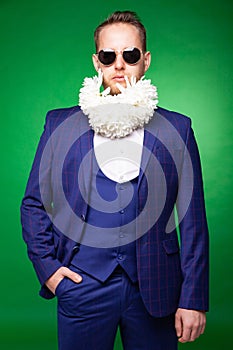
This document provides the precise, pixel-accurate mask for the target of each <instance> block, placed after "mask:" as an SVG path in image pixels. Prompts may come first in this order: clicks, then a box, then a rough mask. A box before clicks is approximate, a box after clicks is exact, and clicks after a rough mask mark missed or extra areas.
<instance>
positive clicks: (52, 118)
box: [46, 106, 81, 127]
mask: <svg viewBox="0 0 233 350" xmlns="http://www.w3.org/2000/svg"><path fill="white" fill-rule="evenodd" d="M79 111H81V108H80V106H73V107H68V108H57V109H53V110H50V111H48V112H47V114H46V123H48V122H49V123H51V124H53V126H54V127H57V126H58V125H59V124H60V123H62V122H63V121H64V120H65V119H67V118H69V117H70V116H71V115H73V114H74V113H77V112H79Z"/></svg>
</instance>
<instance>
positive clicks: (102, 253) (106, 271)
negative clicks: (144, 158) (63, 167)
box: [72, 157, 138, 282]
mask: <svg viewBox="0 0 233 350" xmlns="http://www.w3.org/2000/svg"><path fill="white" fill-rule="evenodd" d="M93 162H94V164H93V169H94V174H95V176H92V184H91V189H92V190H91V196H90V200H89V207H88V212H87V216H86V222H87V223H88V224H89V225H92V226H94V227H98V228H99V227H100V228H103V229H105V230H106V229H107V228H112V227H114V228H115V229H116V236H117V237H116V239H117V240H118V241H119V245H118V246H114V247H110V248H94V247H89V246H86V245H83V244H80V247H79V250H78V252H77V253H76V254H75V256H74V257H73V260H72V264H74V265H75V266H77V267H78V268H80V269H81V270H83V271H85V272H86V273H88V274H90V275H91V276H93V277H95V278H96V279H98V280H100V281H102V282H104V281H105V280H106V279H107V278H108V277H109V276H110V275H111V273H112V272H113V270H114V269H115V268H116V267H117V266H118V265H120V266H121V267H122V268H123V269H124V270H125V272H126V273H127V275H128V276H129V278H130V279H131V280H132V282H136V281H137V259H136V242H135V240H133V241H132V242H131V243H127V244H125V243H124V242H127V234H129V232H127V228H125V227H124V225H126V224H127V223H132V222H133V220H134V219H135V216H136V204H137V182H138V178H135V179H133V180H131V181H129V182H125V183H122V184H120V183H117V182H115V181H112V180H111V179H109V178H108V177H106V176H105V175H104V173H103V172H102V171H101V170H100V169H99V167H98V165H97V161H96V159H95V157H93ZM96 192H98V196H100V197H101V198H102V199H103V200H104V201H105V202H106V201H107V202H109V208H110V210H109V212H106V211H105V210H103V211H101V210H98V208H96V207H95V205H94V203H95V198H96V195H95V193H96ZM129 194H131V200H130V201H129V200H128V197H129ZM113 201H114V210H111V202H112V203H113ZM126 202H129V203H127V205H126V206H125V203H126ZM116 208H117V210H115V209H116ZM113 211H114V212H113ZM130 227H131V231H132V230H134V232H136V229H135V225H131V226H130ZM86 230H88V225H87V227H86ZM86 233H88V232H87V231H86ZM130 234H131V235H132V232H130ZM135 234H136V233H135Z"/></svg>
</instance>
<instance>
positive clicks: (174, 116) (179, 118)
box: [156, 107, 191, 129]
mask: <svg viewBox="0 0 233 350" xmlns="http://www.w3.org/2000/svg"><path fill="white" fill-rule="evenodd" d="M156 112H157V113H159V114H160V115H162V116H163V117H164V118H166V119H167V120H168V121H169V122H170V123H171V124H172V125H173V126H174V127H175V128H176V129H180V128H181V127H184V128H189V127H190V126H191V119H190V118H189V117H187V116H186V115H184V114H181V113H178V112H174V111H170V110H168V109H165V108H162V107H159V108H158V109H157V110H156Z"/></svg>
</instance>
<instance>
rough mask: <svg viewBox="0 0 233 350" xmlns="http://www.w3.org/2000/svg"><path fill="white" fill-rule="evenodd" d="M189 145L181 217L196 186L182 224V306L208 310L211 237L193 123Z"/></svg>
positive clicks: (180, 195) (181, 184)
mask: <svg viewBox="0 0 233 350" xmlns="http://www.w3.org/2000/svg"><path fill="white" fill-rule="evenodd" d="M185 143H186V149H185V151H184V159H183V166H182V169H181V173H180V179H179V189H180V190H179V192H178V200H177V211H178V217H179V212H182V211H183V208H182V206H183V205H184V203H185V200H186V198H185V196H186V193H185V189H186V188H187V185H188V186H189V187H190V186H191V187H192V188H191V190H192V192H191V193H192V195H191V197H190V201H189V205H187V203H186V205H187V209H186V212H185V214H184V215H183V217H182V218H181V222H180V225H179V230H180V243H181V268H182V274H183V283H182V287H181V294H180V300H179V307H180V308H185V309H193V310H202V311H207V310H208V307H209V306H208V284H209V236H208V227H207V220H206V212H205V203H204V192H203V181H202V173H201V163H200V157H199V152H198V148H197V144H196V141H195V137H194V134H193V130H192V128H191V122H190V120H189V125H188V131H187V137H186V140H185ZM187 158H189V159H191V164H192V166H191V168H192V169H187V162H186V160H187ZM185 164H186V165H185ZM190 171H191V175H190Z"/></svg>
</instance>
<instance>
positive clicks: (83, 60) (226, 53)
mask: <svg viewBox="0 0 233 350" xmlns="http://www.w3.org/2000/svg"><path fill="white" fill-rule="evenodd" d="M118 9H119V10H125V9H130V10H134V11H136V12H138V14H139V16H140V17H141V19H142V21H143V23H144V24H145V26H146V28H147V31H148V48H149V50H150V51H151V52H152V64H151V67H150V69H149V71H148V73H147V77H150V78H151V79H152V82H153V83H154V84H155V85H157V86H158V91H159V100H160V106H162V107H164V108H168V109H173V110H176V111H179V112H181V113H184V114H186V115H189V116H190V117H191V118H192V120H193V127H194V130H195V135H196V138H197V141H198V144H199V148H200V153H201V159H202V165H203V175H204V180H205V193H206V206H207V215H208V220H209V228H210V236H211V311H210V312H209V314H208V325H207V329H206V333H205V335H203V336H201V338H200V339H199V340H197V341H196V342H195V343H191V344H186V345H181V346H180V348H187V349H205V350H206V349H211V350H214V349H219V348H221V349H228V348H231V346H232V341H233V336H232V334H233V332H232V325H233V322H232V314H233V306H232V294H233V278H232V277H233V274H232V272H233V271H232V265H233V264H232V255H233V254H232V244H233V236H232V233H233V232H232V217H233V215H232V184H231V182H232V181H231V178H232V170H233V169H232V131H233V130H232V129H233V128H232V85H233V84H232V78H233V74H232V60H233V57H232V56H233V55H232V54H233V48H232V38H233V25H232V14H233V11H232V10H233V5H232V1H231V0H228V1H227V0H222V1H220V0H218V1H211V0H203V1H199V0H196V1H194V0H190V1H188V0H181V1H171V0H167V1H166V0H163V1H162V0H159V1H156V0H154V1H121V0H118V1H110V0H108V1H89V2H85V1H82V2H81V1H74V0H56V1H53V0H50V1H47V0H41V1H36V0H35V1H29V0H21V1H16V0H1V1H0V27H1V31H0V33H1V34H0V35H1V46H0V49H1V56H0V57H1V58H0V59H1V65H0V70H1V75H0V77H1V78H0V81H1V106H0V110H1V131H2V133H1V143H2V144H1V209H0V213H1V216H2V218H1V250H0V251H1V253H0V266H1V287H0V332H1V335H0V348H1V349H3V350H8V349H10V350H11V349H15V350H19V349H23V350H27V349H30V350H41V349H43V350H55V349H57V345H56V301H55V300H52V301H45V300H44V299H42V298H40V297H39V296H38V289H39V283H38V281H37V279H36V276H35V273H34V271H33V269H32V266H31V264H30V262H29V261H28V259H27V256H26V247H25V244H24V243H23V241H22V238H21V227H20V218H19V206H20V202H21V198H22V196H23V193H24V189H25V185H26V181H27V178H28V174H29V170H30V167H31V163H32V160H33V157H34V153H35V150H36V146H37V143H38V139H39V136H40V134H41V132H42V128H43V124H44V118H45V114H46V112H47V110H49V109H53V108H59V107H68V106H71V105H75V104H77V101H78V97H77V96H78V91H79V88H80V86H81V83H82V81H83V78H84V77H85V76H92V75H93V74H94V73H95V72H94V69H93V68H92V61H91V54H92V53H93V52H94V44H93V39H92V37H93V31H94V29H95V27H96V26H97V25H98V24H99V23H100V22H101V21H102V20H103V19H104V18H105V17H106V16H107V15H108V14H110V13H111V12H113V11H115V10H118ZM230 344H231V346H230ZM115 348H116V349H118V350H120V349H121V345H120V339H119V336H118V337H117V340H116V346H115ZM87 350H89V349H87ZM90 350H91V349H90ZM103 350H104V349H103Z"/></svg>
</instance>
